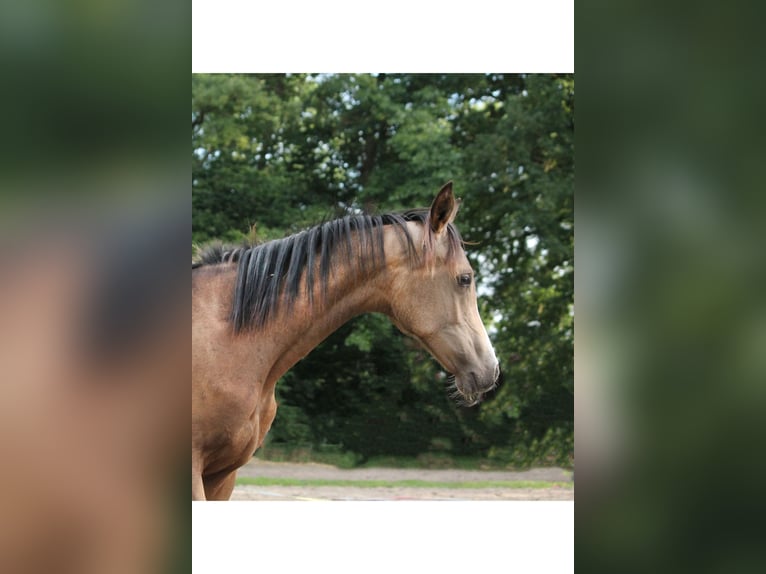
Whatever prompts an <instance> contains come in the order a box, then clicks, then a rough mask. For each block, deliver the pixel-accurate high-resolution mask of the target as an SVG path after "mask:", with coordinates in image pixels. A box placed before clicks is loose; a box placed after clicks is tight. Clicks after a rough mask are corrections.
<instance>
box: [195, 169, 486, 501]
mask: <svg viewBox="0 0 766 574" xmlns="http://www.w3.org/2000/svg"><path fill="white" fill-rule="evenodd" d="M458 205H459V202H458V201H457V200H456V199H455V197H454V195H453V192H452V182H449V183H447V184H446V185H445V186H444V187H442V189H441V190H440V191H439V193H438V194H437V195H436V197H435V199H434V200H433V202H432V204H431V207H430V208H429V209H422V210H412V211H408V212H405V213H400V214H384V215H375V216H371V215H349V216H346V217H343V218H341V219H337V220H334V221H328V222H326V223H324V224H321V225H318V226H316V227H313V228H311V229H308V230H306V231H302V232H301V233H298V234H296V235H292V236H290V237H286V238H284V239H279V240H275V241H271V242H267V243H264V244H261V245H258V246H254V247H240V248H238V249H232V250H225V249H223V248H221V247H219V248H217V249H210V250H208V251H207V252H205V253H203V255H202V257H201V259H200V260H199V261H198V262H197V263H193V264H192V371H193V376H192V498H193V499H194V500H206V499H207V500H228V498H229V497H230V496H231V493H232V491H233V489H234V483H235V480H236V472H237V469H238V468H239V467H240V466H242V465H243V464H245V463H246V462H247V461H248V460H249V459H250V458H251V457H252V455H253V453H254V452H255V450H256V449H257V448H258V447H259V446H260V445H261V443H262V442H263V439H264V437H265V436H266V433H267V432H268V430H269V428H270V427H271V423H272V421H273V420H274V417H275V415H276V411H277V403H276V401H275V398H274V387H275V385H276V383H277V380H278V379H279V377H281V376H282V375H283V374H284V373H285V372H286V371H287V370H288V369H290V367H292V366H293V365H294V364H295V363H297V362H298V361H299V360H300V359H301V358H303V357H304V356H305V355H307V354H308V353H309V352H310V351H311V350H312V349H313V348H314V347H316V346H317V345H318V344H319V343H320V342H321V341H322V340H324V339H325V338H326V337H327V336H329V335H330V334H331V333H332V332H333V331H335V330H336V329H338V328H339V327H340V326H341V325H343V324H344V323H346V322H347V321H349V320H350V319H352V318H353V317H355V316H357V315H360V314H362V313H369V312H377V313H384V314H385V315H387V316H388V317H389V318H390V319H391V321H392V322H393V323H394V325H396V326H397V327H398V328H399V329H400V330H401V331H402V332H403V333H405V334H406V335H409V336H411V337H413V338H414V339H416V340H417V341H418V342H420V344H422V345H423V347H425V348H426V349H427V350H428V351H429V352H430V353H431V355H433V356H434V358H436V360H437V361H438V362H439V363H440V364H441V365H442V367H444V369H445V370H446V371H448V372H449V373H450V378H449V380H450V381H451V383H452V384H453V385H454V388H453V391H454V394H455V395H456V397H458V398H459V400H460V401H461V402H462V403H463V404H465V405H468V406H470V405H475V404H477V403H478V402H480V401H481V400H482V398H483V397H484V395H486V394H487V393H488V392H490V391H492V390H493V389H494V388H495V386H496V385H497V383H498V380H499V377H500V366H499V364H498V361H497V358H496V356H495V352H494V349H493V348H492V344H491V343H490V340H489V336H488V335H487V331H486V329H485V327H484V324H483V323H482V320H481V317H480V316H479V311H478V307H477V303H476V286H475V282H474V276H473V271H472V269H471V266H470V264H469V262H468V259H467V257H466V255H465V252H464V250H463V242H462V240H461V237H460V234H459V232H458V231H457V229H456V228H455V226H454V225H453V220H454V218H455V215H456V214H457V211H458Z"/></svg>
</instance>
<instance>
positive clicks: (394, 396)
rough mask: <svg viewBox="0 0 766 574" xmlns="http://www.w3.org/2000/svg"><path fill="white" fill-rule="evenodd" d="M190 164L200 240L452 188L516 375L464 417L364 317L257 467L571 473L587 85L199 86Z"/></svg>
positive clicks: (322, 353)
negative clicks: (579, 154) (580, 111)
mask: <svg viewBox="0 0 766 574" xmlns="http://www.w3.org/2000/svg"><path fill="white" fill-rule="evenodd" d="M191 152H192V153H191V157H192V238H193V241H194V243H195V244H196V245H202V244H204V243H205V242H208V241H211V240H225V241H232V242H237V241H240V240H243V239H249V240H256V241H266V240H269V239H274V238H279V237H283V236H286V235H289V234H292V233H296V232H298V231H300V230H301V229H304V228H305V227H307V226H310V225H312V224H316V223H318V222H321V221H322V220H324V219H327V218H332V217H336V216H341V215H343V214H344V213H346V212H347V211H348V210H365V211H370V212H388V211H397V210H402V209H406V208H413V207H427V206H428V205H429V204H430V202H431V201H432V199H433V197H434V196H435V194H436V192H437V191H438V190H439V188H440V187H441V186H442V185H443V184H444V183H445V182H447V181H448V180H453V181H454V182H455V187H454V189H455V194H456V196H458V197H461V198H463V203H462V207H461V210H460V213H459V215H458V217H457V220H456V224H457V226H458V228H459V229H460V230H461V232H462V234H463V238H464V240H465V241H466V242H467V243H468V244H467V246H466V251H467V253H468V256H469V258H470V259H471V261H472V264H473V267H474V269H475V271H476V273H477V284H478V285H479V298H480V310H481V313H482V316H483V318H484V320H485V323H486V325H487V326H488V329H489V332H490V336H491V338H492V340H493V343H494V346H495V350H496V352H497V354H498V357H499V359H500V362H501V365H502V366H503V368H504V371H505V385H504V386H503V387H502V388H501V389H500V390H499V392H498V393H497V395H496V396H495V397H494V399H492V400H490V401H487V402H485V403H484V404H482V405H480V406H479V407H475V408H471V409H468V408H459V407H457V406H456V404H455V403H454V402H453V401H452V400H451V399H449V397H448V393H447V390H446V381H445V378H444V375H443V373H442V372H441V370H440V368H439V366H438V364H437V363H436V362H435V361H434V360H432V359H431V358H430V356H429V355H428V353H427V352H426V351H424V350H422V349H420V348H419V347H418V346H417V344H416V343H414V342H412V341H410V340H409V339H407V338H405V337H404V336H403V335H401V334H400V333H399V332H398V330H397V329H396V328H395V327H393V326H392V325H391V324H390V322H389V321H388V320H387V319H386V318H385V317H383V316H378V315H367V316H363V317H360V318H358V319H356V320H354V321H352V322H350V323H348V324H347V325H345V326H343V327H342V328H341V329H339V330H338V331H337V332H336V333H335V334H333V335H332V336H330V337H329V338H328V339H327V340H326V341H325V342H324V343H322V344H321V345H320V346H319V347H318V348H317V349H316V350H315V351H313V352H312V353H311V354H310V355H309V356H307V357H306V358H305V359H304V360H303V361H301V362H300V363H299V364H298V365H296V366H295V367H294V368H293V369H291V371H290V372H289V373H287V374H286V375H285V376H284V377H283V379H282V380H281V381H280V382H279V383H278V385H277V398H278V401H279V403H280V407H279V411H278V414H277V417H276V420H275V422H274V425H273V427H272V429H271V431H270V433H269V435H268V437H267V439H266V443H265V444H264V446H263V447H262V448H261V449H260V450H259V452H258V453H257V456H259V457H262V458H268V459H272V460H291V461H308V460H312V461H321V462H328V463H332V464H336V465H339V466H344V467H352V466H357V465H362V464H364V465H406V466H411V465H418V466H424V467H432V468H434V467H435V468H439V467H451V466H465V467H469V468H492V467H498V468H503V467H510V468H526V467H528V466H531V465H536V466H540V465H556V466H561V467H565V468H572V467H573V465H574V436H573V433H574V425H573V414H574V413H573V406H574V402H573V395H574V381H573V376H574V375H573V343H574V260H573V255H574V253H573V249H574V213H573V209H574V205H573V197H574V77H573V76H572V75H566V74H565V75H536V74H532V75H518V74H467V75H464V74H428V75H412V74H285V75H262V74H246V75H224V74H216V75H208V74H195V75H193V77H192V150H191Z"/></svg>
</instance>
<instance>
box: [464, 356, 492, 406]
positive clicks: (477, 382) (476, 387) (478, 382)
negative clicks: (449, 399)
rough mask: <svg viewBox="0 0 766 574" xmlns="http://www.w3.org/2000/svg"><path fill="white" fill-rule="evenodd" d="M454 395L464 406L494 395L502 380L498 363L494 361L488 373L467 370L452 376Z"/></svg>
mask: <svg viewBox="0 0 766 574" xmlns="http://www.w3.org/2000/svg"><path fill="white" fill-rule="evenodd" d="M454 382H455V393H454V396H455V398H456V399H458V400H459V401H460V402H461V403H463V404H464V406H467V407H472V406H475V405H478V404H479V403H481V402H482V401H485V400H487V399H490V398H492V397H494V396H495V394H496V392H497V389H498V387H499V386H500V384H501V383H502V382H503V372H502V370H501V369H500V363H496V364H495V366H494V368H493V369H492V370H491V371H490V374H489V375H487V374H486V373H484V374H482V373H477V372H476V371H469V372H468V373H467V374H465V375H462V376H461V375H456V376H455V378H454Z"/></svg>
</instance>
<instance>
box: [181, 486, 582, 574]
mask: <svg viewBox="0 0 766 574" xmlns="http://www.w3.org/2000/svg"><path fill="white" fill-rule="evenodd" d="M192 524H193V526H192V561H193V572H194V573H195V574H208V573H210V574H219V573H220V572H239V573H245V572H258V573H262V572H328V573H332V574H346V573H348V574H358V573H360V572H364V573H368V574H375V573H381V574H382V573H385V574H391V573H396V572H438V573H439V574H449V573H452V572H455V573H460V574H465V573H467V572H524V573H534V572H546V573H547V572H555V573H557V574H558V573H563V572H572V571H573V570H574V502H542V501H538V502H510V501H509V502H427V501H423V502H415V501H397V502H269V501H267V502H221V503H216V502H195V503H192Z"/></svg>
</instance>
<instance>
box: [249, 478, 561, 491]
mask: <svg viewBox="0 0 766 574" xmlns="http://www.w3.org/2000/svg"><path fill="white" fill-rule="evenodd" d="M237 484H239V485H255V486H344V487H356V488H402V487H407V488H555V487H558V488H569V489H571V488H573V485H572V483H571V482H549V481H544V480H477V481H470V482H454V481H449V482H447V481H429V480H330V479H307V480H302V479H295V478H269V477H246V476H245V477H240V478H237Z"/></svg>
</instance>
